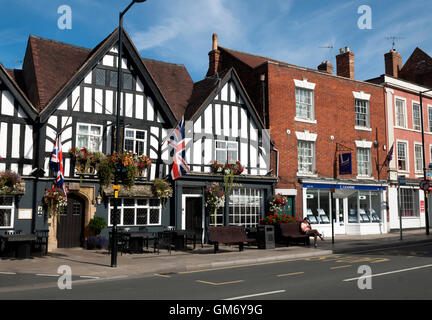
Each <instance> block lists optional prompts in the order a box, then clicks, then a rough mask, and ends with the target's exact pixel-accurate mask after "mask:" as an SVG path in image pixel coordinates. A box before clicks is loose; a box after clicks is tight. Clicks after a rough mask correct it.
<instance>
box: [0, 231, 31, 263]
mask: <svg viewBox="0 0 432 320" xmlns="http://www.w3.org/2000/svg"><path fill="white" fill-rule="evenodd" d="M0 239H1V240H2V242H4V243H5V246H6V252H8V251H9V252H10V253H13V255H14V256H15V257H16V258H30V249H31V244H32V243H33V242H34V241H36V235H34V234H4V235H1V236H0Z"/></svg>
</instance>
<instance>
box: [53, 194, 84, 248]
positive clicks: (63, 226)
mask: <svg viewBox="0 0 432 320" xmlns="http://www.w3.org/2000/svg"><path fill="white" fill-rule="evenodd" d="M83 230H84V201H83V200H82V199H81V198H79V197H77V196H74V195H68V199H67V206H66V207H65V208H64V210H63V212H62V213H61V214H60V220H59V221H58V226H57V242H58V243H57V245H58V247H59V248H73V247H81V246H83Z"/></svg>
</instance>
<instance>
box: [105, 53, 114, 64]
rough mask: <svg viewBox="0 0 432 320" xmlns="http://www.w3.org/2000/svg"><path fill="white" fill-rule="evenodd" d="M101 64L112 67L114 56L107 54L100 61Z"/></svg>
mask: <svg viewBox="0 0 432 320" xmlns="http://www.w3.org/2000/svg"><path fill="white" fill-rule="evenodd" d="M102 64H103V65H104V66H109V67H114V56H111V55H109V54H107V55H105V57H103V59H102Z"/></svg>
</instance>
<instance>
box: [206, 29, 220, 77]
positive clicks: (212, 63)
mask: <svg viewBox="0 0 432 320" xmlns="http://www.w3.org/2000/svg"><path fill="white" fill-rule="evenodd" d="M212 42H213V43H212V51H210V52H209V68H208V71H207V75H206V76H207V77H209V76H212V75H214V74H216V72H218V71H219V65H220V51H219V50H218V43H217V34H216V33H213V36H212Z"/></svg>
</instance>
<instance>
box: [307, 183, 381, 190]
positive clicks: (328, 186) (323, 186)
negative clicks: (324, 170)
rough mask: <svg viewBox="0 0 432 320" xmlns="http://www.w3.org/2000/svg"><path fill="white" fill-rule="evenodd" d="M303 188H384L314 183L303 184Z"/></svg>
mask: <svg viewBox="0 0 432 320" xmlns="http://www.w3.org/2000/svg"><path fill="white" fill-rule="evenodd" d="M303 188H315V189H330V188H335V189H348V190H373V191H378V190H385V189H386V187H378V186H353V185H346V184H316V183H304V184H303Z"/></svg>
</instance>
